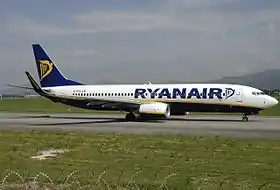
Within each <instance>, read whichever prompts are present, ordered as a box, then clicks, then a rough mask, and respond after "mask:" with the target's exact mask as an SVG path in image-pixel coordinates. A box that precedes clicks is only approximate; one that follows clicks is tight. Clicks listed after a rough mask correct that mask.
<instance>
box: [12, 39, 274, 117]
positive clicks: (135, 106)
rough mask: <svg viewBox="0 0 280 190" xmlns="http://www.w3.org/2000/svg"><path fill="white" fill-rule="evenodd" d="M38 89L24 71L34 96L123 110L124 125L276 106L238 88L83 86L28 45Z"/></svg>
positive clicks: (269, 99)
mask: <svg viewBox="0 0 280 190" xmlns="http://www.w3.org/2000/svg"><path fill="white" fill-rule="evenodd" d="M32 49H33V53H34V57H35V62H36V66H37V72H38V73H37V74H38V76H39V79H40V85H39V84H38V83H37V82H36V80H35V79H34V77H33V76H32V75H31V74H30V73H29V72H27V71H25V74H26V75H27V77H28V79H29V82H30V84H31V86H32V87H26V86H20V85H14V86H17V87H22V88H25V89H33V90H34V91H35V92H36V93H37V94H38V95H40V96H42V97H45V98H47V99H49V100H51V101H53V102H55V103H62V104H65V105H69V106H74V107H78V108H83V109H89V110H105V111H121V112H126V115H125V120H126V121H143V120H162V119H163V120H167V119H168V118H169V117H170V116H172V115H185V113H186V112H187V113H189V112H225V113H241V114H242V121H245V122H246V121H248V117H247V116H249V115H257V114H259V112H260V111H262V110H264V109H267V108H271V107H273V106H275V105H277V104H278V101H277V99H275V98H273V97H271V96H269V95H266V94H265V93H264V92H263V91H261V90H259V89H257V88H254V87H250V86H246V85H239V84H208V83H206V84H152V83H151V82H149V84H117V85H87V84H83V83H81V82H77V81H74V80H71V79H68V78H66V77H65V76H64V75H63V74H62V73H61V72H60V70H59V68H58V67H57V65H56V64H55V63H54V62H53V61H52V60H51V58H50V57H49V56H48V55H47V53H46V51H45V50H44V48H43V47H42V46H41V45H40V44H32Z"/></svg>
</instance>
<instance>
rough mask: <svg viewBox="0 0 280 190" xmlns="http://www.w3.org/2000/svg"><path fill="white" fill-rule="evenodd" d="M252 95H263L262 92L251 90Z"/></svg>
mask: <svg viewBox="0 0 280 190" xmlns="http://www.w3.org/2000/svg"><path fill="white" fill-rule="evenodd" d="M252 94H253V95H255V96H259V95H265V93H264V92H252Z"/></svg>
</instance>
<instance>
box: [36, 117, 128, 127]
mask: <svg viewBox="0 0 280 190" xmlns="http://www.w3.org/2000/svg"><path fill="white" fill-rule="evenodd" d="M121 122H125V120H124V119H108V120H102V121H74V122H56V123H36V124H31V125H34V126H56V125H87V124H102V123H121Z"/></svg>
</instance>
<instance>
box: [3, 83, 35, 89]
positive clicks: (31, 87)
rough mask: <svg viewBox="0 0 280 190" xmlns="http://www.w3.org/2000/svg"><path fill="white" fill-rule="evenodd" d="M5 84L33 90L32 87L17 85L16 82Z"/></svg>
mask: <svg viewBox="0 0 280 190" xmlns="http://www.w3.org/2000/svg"><path fill="white" fill-rule="evenodd" d="M5 86H9V87H16V88H23V89H27V90H33V88H32V87H30V86H23V85H17V84H7V85H5Z"/></svg>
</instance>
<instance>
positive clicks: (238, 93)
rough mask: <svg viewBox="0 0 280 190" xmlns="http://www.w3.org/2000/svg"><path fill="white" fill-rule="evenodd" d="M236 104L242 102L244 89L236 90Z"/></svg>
mask: <svg viewBox="0 0 280 190" xmlns="http://www.w3.org/2000/svg"><path fill="white" fill-rule="evenodd" d="M235 97H236V102H242V89H236V93H235Z"/></svg>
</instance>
